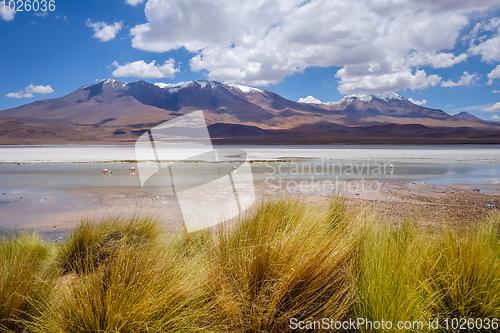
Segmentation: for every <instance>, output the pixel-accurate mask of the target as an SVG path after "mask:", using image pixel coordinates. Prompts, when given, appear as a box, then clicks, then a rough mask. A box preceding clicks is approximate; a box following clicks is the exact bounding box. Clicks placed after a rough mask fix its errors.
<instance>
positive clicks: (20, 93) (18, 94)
mask: <svg viewBox="0 0 500 333" xmlns="http://www.w3.org/2000/svg"><path fill="white" fill-rule="evenodd" d="M29 95H31V96H29ZM5 96H7V97H9V98H25V97H26V98H28V97H33V95H32V94H26V95H25V94H24V90H21V91H18V92H16V93H13V92H12V93H8V94H7V95H5Z"/></svg>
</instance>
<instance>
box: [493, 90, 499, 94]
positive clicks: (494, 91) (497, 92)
mask: <svg viewBox="0 0 500 333" xmlns="http://www.w3.org/2000/svg"><path fill="white" fill-rule="evenodd" d="M492 92H493V93H495V94H500V90H493V91H492Z"/></svg>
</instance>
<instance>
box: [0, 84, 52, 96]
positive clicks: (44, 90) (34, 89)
mask: <svg viewBox="0 0 500 333" xmlns="http://www.w3.org/2000/svg"><path fill="white" fill-rule="evenodd" d="M53 92H54V89H52V87H51V86H50V85H46V86H41V85H40V86H35V85H33V83H31V84H30V85H29V86H27V87H26V88H24V90H21V91H18V92H16V93H8V94H7V95H5V96H7V97H9V98H32V97H34V95H33V94H51V93H53Z"/></svg>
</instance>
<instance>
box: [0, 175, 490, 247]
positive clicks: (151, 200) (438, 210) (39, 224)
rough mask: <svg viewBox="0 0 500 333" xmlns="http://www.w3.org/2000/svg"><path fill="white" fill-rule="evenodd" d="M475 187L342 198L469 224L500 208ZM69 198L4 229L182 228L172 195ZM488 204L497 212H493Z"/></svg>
mask: <svg viewBox="0 0 500 333" xmlns="http://www.w3.org/2000/svg"><path fill="white" fill-rule="evenodd" d="M368 183H369V182H367V184H366V185H367V186H368ZM255 189H256V193H257V197H258V198H263V197H266V196H270V195H273V196H276V195H293V196H299V197H303V198H305V199H306V200H308V201H310V202H318V201H324V202H327V201H328V200H329V198H330V197H331V196H332V195H337V193H332V192H325V193H321V194H317V193H316V194H311V193H307V191H304V192H297V191H295V190H294V189H290V188H278V187H273V186H268V184H266V183H265V182H263V181H261V182H256V184H255ZM475 189H476V187H475V186H473V185H465V184H450V185H443V186H436V185H431V184H425V183H419V182H412V183H407V184H391V183H381V187H380V190H379V191H377V192H354V191H347V192H342V193H338V194H339V195H343V196H345V197H346V198H347V202H348V206H349V207H350V208H353V209H364V208H368V209H369V211H371V212H376V213H377V214H378V215H379V216H380V218H381V219H384V220H387V221H392V222H402V221H403V220H404V219H408V218H412V217H417V218H419V220H420V221H422V223H424V224H435V223H440V221H442V220H443V219H447V220H451V221H454V222H457V223H461V224H464V223H466V224H469V223H474V222H477V221H479V220H480V219H482V218H483V217H484V216H486V215H487V214H488V213H489V212H491V211H498V210H499V209H498V208H499V207H500V184H490V185H482V186H481V189H479V191H478V190H477V189H476V190H475ZM66 194H67V195H69V196H72V197H75V198H78V200H79V201H80V203H83V205H81V206H80V208H78V207H66V210H65V209H61V210H60V211H56V210H54V211H52V212H44V213H32V214H28V215H26V214H24V215H23V221H25V222H27V223H22V224H17V225H10V226H8V225H3V230H4V231H5V230H6V229H11V230H15V229H18V230H34V231H38V232H40V233H42V234H44V235H45V236H46V237H47V238H50V239H52V240H53V241H61V240H64V239H65V238H66V235H67V234H68V232H69V231H70V230H71V229H73V228H75V227H76V226H78V224H79V223H80V221H81V220H82V219H84V218H91V219H94V220H100V219H102V218H106V217H111V218H113V217H116V216H119V215H124V216H127V215H131V214H144V215H147V214H150V215H154V216H158V217H159V218H160V220H161V221H162V223H163V224H164V225H165V226H166V228H167V230H169V231H176V230H179V228H181V227H182V217H181V212H180V208H179V205H178V203H177V201H176V199H175V197H173V196H155V195H151V194H149V193H146V192H144V191H142V189H137V188H127V187H124V188H71V189H67V190H66ZM0 195H2V194H0ZM6 195H7V194H6ZM48 204H50V202H49V203H48ZM488 205H493V206H494V207H495V208H489V207H488ZM25 206H26V207H25V210H26V211H27V212H28V211H30V207H29V201H26V203H25ZM8 215H9V214H6V213H5V212H2V213H0V217H1V218H2V220H7V219H8V218H9V216H8ZM11 215H12V213H11ZM11 217H14V216H11ZM30 221H32V222H30Z"/></svg>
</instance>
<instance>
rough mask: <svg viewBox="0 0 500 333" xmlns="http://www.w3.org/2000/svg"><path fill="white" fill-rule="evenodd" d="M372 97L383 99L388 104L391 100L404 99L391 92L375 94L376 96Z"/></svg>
mask: <svg viewBox="0 0 500 333" xmlns="http://www.w3.org/2000/svg"><path fill="white" fill-rule="evenodd" d="M372 96H375V97H377V98H380V99H383V100H384V101H386V102H389V101H391V100H393V99H403V98H404V97H403V96H401V95H398V94H396V93H395V92H393V91H384V92H382V93H380V94H376V95H372Z"/></svg>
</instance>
